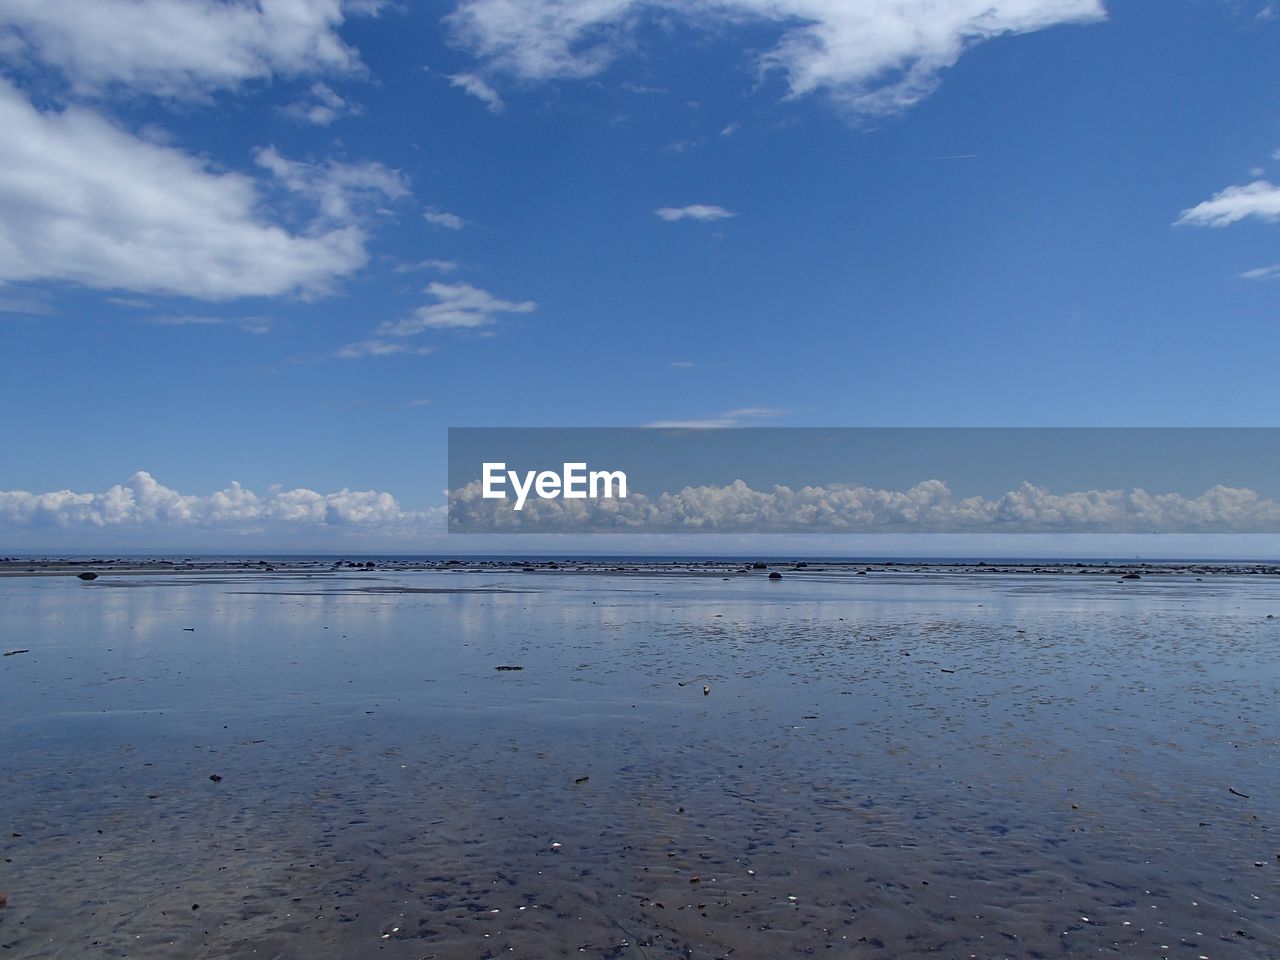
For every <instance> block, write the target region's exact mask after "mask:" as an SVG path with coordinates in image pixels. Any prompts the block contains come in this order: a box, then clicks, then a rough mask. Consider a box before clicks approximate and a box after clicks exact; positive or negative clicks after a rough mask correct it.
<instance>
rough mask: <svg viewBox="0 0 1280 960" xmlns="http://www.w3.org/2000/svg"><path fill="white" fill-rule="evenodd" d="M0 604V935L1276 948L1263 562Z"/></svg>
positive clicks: (413, 952) (569, 577)
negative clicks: (1225, 569) (1151, 571)
mask: <svg viewBox="0 0 1280 960" xmlns="http://www.w3.org/2000/svg"><path fill="white" fill-rule="evenodd" d="M1269 615H1271V617H1270V618H1269ZM0 631H2V633H0V646H3V648H4V649H5V650H13V649H23V648H26V649H28V650H29V652H27V653H21V654H16V655H14V656H10V657H5V658H3V659H2V660H0V740H2V742H3V745H4V746H3V753H0V757H3V760H2V761H0V831H3V834H2V836H0V852H2V854H3V861H2V862H0V890H4V891H7V892H8V897H9V903H8V906H7V907H6V908H4V909H3V910H0V948H2V950H0V956H3V957H14V958H18V957H33V958H34V957H67V958H72V957H74V958H80V957H126V956H127V957H163V958H187V957H237V958H239V957H246V958H247V957H281V958H319V960H328V958H360V957H388V958H427V957H437V958H450V960H452V958H487V957H527V958H547V957H569V956H573V957H582V956H587V957H637V958H659V957H664V958H665V957H697V958H712V957H726V956H732V957H734V958H743V957H747V958H773V957H788V956H839V957H844V956H848V957H881V958H896V957H917V956H942V957H969V956H974V957H984V958H985V957H1077V956H1078V957H1084V956H1098V955H1110V956H1120V957H1166V956H1167V957H1187V958H1199V957H1210V958H1218V957H1251V958H1254V957H1256V958H1274V957H1278V956H1280V823H1278V821H1277V815H1278V814H1280V762H1278V761H1280V698H1278V696H1277V694H1278V693H1280V583H1277V582H1273V581H1271V580H1267V579H1265V578H1259V577H1239V578H1236V577H1212V578H1206V579H1205V580H1203V581H1196V580H1194V578H1190V577H1186V578H1156V579H1151V578H1148V579H1144V580H1143V581H1141V582H1129V583H1123V584H1122V583H1117V582H1116V581H1115V580H1114V579H1112V578H1109V577H1072V576H1051V577H1048V576H1014V575H1008V576H1005V575H1000V576H966V575H959V574H942V575H925V574H911V573H899V574H882V575H877V576H870V577H854V576H846V575H832V574H824V573H811V574H806V573H804V572H803V571H801V572H794V573H787V574H786V575H785V578H784V580H783V581H781V582H777V583H770V582H767V581H765V580H764V579H763V577H762V576H752V577H735V578H734V579H732V580H727V581H726V580H721V579H720V578H719V577H718V576H716V577H702V576H696V577H695V576H674V575H656V574H654V575H644V574H636V573H631V574H627V575H617V576H612V575H607V574H572V573H551V572H540V573H537V574H533V575H530V574H519V573H475V572H472V573H446V572H414V573H402V574H386V573H381V572H377V573H368V574H355V573H352V574H332V575H314V576H292V575H281V576H273V575H271V574H255V575H252V576H239V575H235V576H232V575H216V576H215V575H200V576H193V577H189V578H183V577H178V576H159V575H153V576H105V577H102V578H101V579H99V580H98V581H96V582H93V583H81V582H80V581H77V580H75V579H72V578H68V577H41V578H21V577H11V578H3V579H0ZM497 666H520V667H523V669H522V670H509V671H499V670H496V669H495V667H497ZM704 685H705V686H706V687H708V688H709V692H708V693H705V694H704V692H703V691H704ZM214 775H216V776H218V777H220V778H221V779H220V780H218V781H214V780H212V779H210V778H211V776H214Z"/></svg>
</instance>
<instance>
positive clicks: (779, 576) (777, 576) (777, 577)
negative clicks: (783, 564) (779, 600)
mask: <svg viewBox="0 0 1280 960" xmlns="http://www.w3.org/2000/svg"><path fill="white" fill-rule="evenodd" d="M769 579H770V580H781V579H782V574H780V573H779V572H778V571H777V570H775V571H773V573H771V574H769Z"/></svg>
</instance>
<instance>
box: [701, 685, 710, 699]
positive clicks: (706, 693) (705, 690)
mask: <svg viewBox="0 0 1280 960" xmlns="http://www.w3.org/2000/svg"><path fill="white" fill-rule="evenodd" d="M702 695H703V696H704V697H709V696H711V687H710V686H709V685H708V684H705V683H704V684H703V685H702Z"/></svg>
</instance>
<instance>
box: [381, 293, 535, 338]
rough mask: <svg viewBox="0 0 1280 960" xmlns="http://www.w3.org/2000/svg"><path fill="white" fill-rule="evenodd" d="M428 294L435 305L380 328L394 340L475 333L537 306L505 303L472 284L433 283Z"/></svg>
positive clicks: (432, 304) (524, 301) (420, 309)
mask: <svg viewBox="0 0 1280 960" xmlns="http://www.w3.org/2000/svg"><path fill="white" fill-rule="evenodd" d="M426 292H427V293H428V294H430V295H431V297H432V298H433V301H434V302H432V303H428V304H426V305H425V306H421V307H419V308H418V309H417V310H415V311H414V312H413V314H412V315H411V316H409V317H406V318H405V319H404V320H399V321H397V322H395V323H391V324H384V325H383V326H382V327H381V328H380V329H381V331H382V332H383V333H384V334H386V335H388V336H394V337H409V336H413V335H414V334H415V333H421V332H422V331H423V330H441V329H452V330H472V329H475V328H476V327H487V326H489V325H490V324H492V323H494V322H495V321H496V320H497V317H498V315H499V314H504V313H532V312H533V311H534V310H535V309H537V304H536V303H534V302H533V301H532V300H522V301H514V300H503V299H501V298H500V297H495V296H494V295H493V294H492V293H490V292H489V291H488V290H482V289H480V288H479V287H473V286H472V285H471V284H469V283H438V282H437V283H430V284H428V285H427V290H426Z"/></svg>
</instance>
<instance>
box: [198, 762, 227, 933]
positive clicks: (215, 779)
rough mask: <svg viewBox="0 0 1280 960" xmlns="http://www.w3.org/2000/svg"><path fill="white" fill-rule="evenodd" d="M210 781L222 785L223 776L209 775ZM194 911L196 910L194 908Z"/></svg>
mask: <svg viewBox="0 0 1280 960" xmlns="http://www.w3.org/2000/svg"><path fill="white" fill-rule="evenodd" d="M209 779H210V780H212V781H213V782H214V783H221V782H222V775H221V774H218V773H211V774H209ZM193 909H194V908H193Z"/></svg>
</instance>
